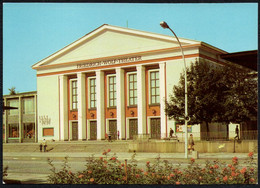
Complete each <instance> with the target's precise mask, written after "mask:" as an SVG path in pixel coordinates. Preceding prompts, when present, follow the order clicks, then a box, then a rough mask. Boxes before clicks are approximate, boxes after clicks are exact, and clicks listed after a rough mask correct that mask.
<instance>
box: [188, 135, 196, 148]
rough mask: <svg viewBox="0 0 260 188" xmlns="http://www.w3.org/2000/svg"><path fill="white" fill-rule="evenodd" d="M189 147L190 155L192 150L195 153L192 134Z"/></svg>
mask: <svg viewBox="0 0 260 188" xmlns="http://www.w3.org/2000/svg"><path fill="white" fill-rule="evenodd" d="M188 143H189V146H188V151H189V153H190V150H192V151H194V145H195V143H194V140H193V135H192V134H190V137H189V140H188Z"/></svg>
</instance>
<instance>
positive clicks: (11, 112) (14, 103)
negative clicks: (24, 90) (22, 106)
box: [7, 99, 19, 115]
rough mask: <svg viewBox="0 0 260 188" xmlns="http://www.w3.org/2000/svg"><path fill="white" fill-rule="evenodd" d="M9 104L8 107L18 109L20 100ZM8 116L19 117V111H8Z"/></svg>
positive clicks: (10, 101)
mask: <svg viewBox="0 0 260 188" xmlns="http://www.w3.org/2000/svg"><path fill="white" fill-rule="evenodd" d="M7 104H8V106H11V107H17V108H18V107H19V100H18V99H12V100H8V102H7ZM8 114H9V115H18V114H19V111H18V109H10V110H8Z"/></svg>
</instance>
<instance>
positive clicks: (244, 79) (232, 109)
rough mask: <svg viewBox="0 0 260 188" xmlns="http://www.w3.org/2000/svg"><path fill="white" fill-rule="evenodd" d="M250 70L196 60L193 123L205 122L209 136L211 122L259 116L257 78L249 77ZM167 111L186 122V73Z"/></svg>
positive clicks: (190, 76)
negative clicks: (257, 110) (257, 109)
mask: <svg viewBox="0 0 260 188" xmlns="http://www.w3.org/2000/svg"><path fill="white" fill-rule="evenodd" d="M248 73H249V71H246V70H241V69H238V68H236V67H227V66H220V65H216V64H212V63H209V62H205V61H201V62H197V61H196V62H195V63H192V64H191V66H190V67H189V68H187V84H188V114H189V117H190V122H189V124H192V125H193V124H200V123H203V122H205V124H206V127H207V137H209V123H211V122H221V123H226V125H228V124H229V123H230V122H233V123H237V122H238V123H240V122H242V121H244V120H248V119H250V118H251V117H252V115H255V114H256V113H257V112H256V108H257V105H256V104H257V100H256V97H257V95H255V94H256V93H257V91H256V90H257V87H256V84H255V83H257V80H255V79H251V78H249V77H248ZM242 75H243V76H242ZM248 83H250V84H248ZM248 93H250V94H249V95H247V94H248ZM242 94H243V95H242ZM252 96H254V97H252ZM251 105H252V106H251ZM165 111H166V114H167V115H168V116H169V118H173V119H175V120H176V121H177V122H178V123H184V120H183V117H184V73H183V74H181V77H180V81H179V84H178V85H177V86H174V87H173V95H172V96H171V97H170V100H169V101H166V109H165ZM238 117H239V118H238Z"/></svg>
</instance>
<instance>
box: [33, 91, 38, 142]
mask: <svg viewBox="0 0 260 188" xmlns="http://www.w3.org/2000/svg"><path fill="white" fill-rule="evenodd" d="M34 111H35V112H34V113H35V114H34V125H35V127H34V142H38V121H37V117H38V115H37V114H38V108H37V95H34Z"/></svg>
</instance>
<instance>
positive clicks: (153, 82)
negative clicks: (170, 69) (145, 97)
mask: <svg viewBox="0 0 260 188" xmlns="http://www.w3.org/2000/svg"><path fill="white" fill-rule="evenodd" d="M158 103H160V83H159V71H152V72H150V104H158Z"/></svg>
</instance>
